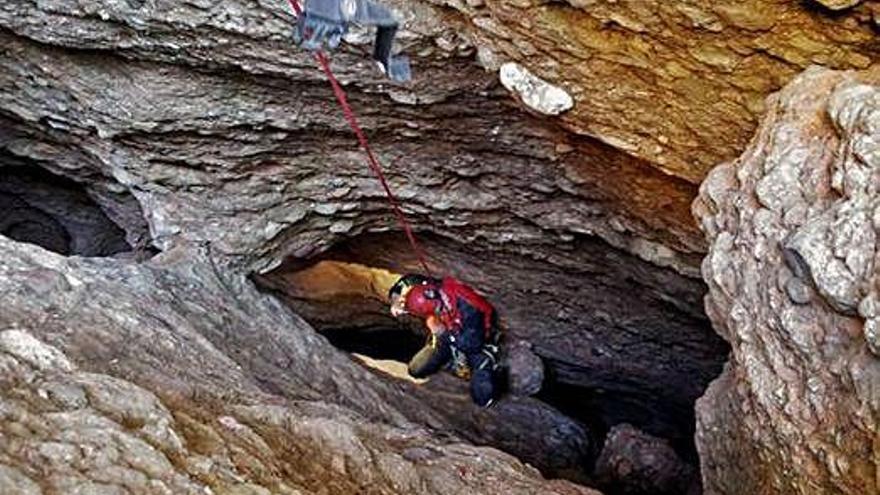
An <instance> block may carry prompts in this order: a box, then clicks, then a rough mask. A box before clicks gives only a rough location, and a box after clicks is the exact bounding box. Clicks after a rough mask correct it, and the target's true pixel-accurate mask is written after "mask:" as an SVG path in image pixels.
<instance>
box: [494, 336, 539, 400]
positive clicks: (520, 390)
mask: <svg viewBox="0 0 880 495" xmlns="http://www.w3.org/2000/svg"><path fill="white" fill-rule="evenodd" d="M504 350H505V352H506V355H507V360H506V365H507V367H508V368H509V371H508V375H509V384H508V385H509V386H510V390H511V393H514V394H517V395H535V394H537V393H538V392H540V391H541V386H542V385H543V384H544V363H543V362H542V361H541V358H540V357H539V356H538V355H537V354H535V353H534V352H533V351H532V349H531V345H529V344H528V343H527V342H524V341H519V342H516V343H511V344H509V345H507V346H505V348H504Z"/></svg>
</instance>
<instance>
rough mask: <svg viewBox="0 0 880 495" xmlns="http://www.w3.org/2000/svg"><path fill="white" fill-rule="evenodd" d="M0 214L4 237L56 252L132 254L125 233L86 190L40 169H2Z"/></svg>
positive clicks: (0, 224)
mask: <svg viewBox="0 0 880 495" xmlns="http://www.w3.org/2000/svg"><path fill="white" fill-rule="evenodd" d="M0 164H2V160H0ZM0 211H3V217H2V219H0V235H5V236H7V237H11V238H13V239H16V240H18V241H23V242H31V243H33V244H37V245H40V246H42V247H44V248H46V249H49V250H51V251H55V252H57V253H61V254H73V255H80V256H110V255H113V254H117V253H120V252H123V251H130V250H131V246H129V244H128V243H127V242H126V239H125V232H124V231H123V230H122V229H120V228H119V227H118V226H117V225H116V224H114V223H113V222H112V221H111V220H110V218H108V217H107V215H106V214H105V213H104V212H103V211H102V210H101V208H100V207H99V206H98V205H97V204H96V203H95V202H94V201H93V200H92V199H91V198H89V196H88V195H87V194H86V192H85V190H84V189H83V188H82V187H80V186H77V185H76V184H75V183H73V182H70V181H67V180H62V179H61V178H59V177H54V176H52V175H51V174H48V173H46V172H45V171H42V170H41V169H39V168H36V167H32V166H30V167H26V168H25V167H24V166H22V165H19V166H17V167H5V168H3V167H2V166H0Z"/></svg>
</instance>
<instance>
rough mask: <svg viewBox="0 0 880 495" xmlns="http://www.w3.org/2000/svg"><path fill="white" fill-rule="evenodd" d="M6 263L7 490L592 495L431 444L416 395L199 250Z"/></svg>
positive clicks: (0, 445) (0, 438)
mask: <svg viewBox="0 0 880 495" xmlns="http://www.w3.org/2000/svg"><path fill="white" fill-rule="evenodd" d="M0 250H2V252H3V254H4V256H3V257H2V259H0V290H2V292H3V293H4V311H3V312H2V314H0V370H2V373H0V381H2V387H0V487H2V489H3V493H40V490H41V489H42V490H47V491H54V492H59V493H74V492H77V491H82V492H90V493H96V492H100V493H119V492H124V491H126V490H128V491H131V492H138V493H205V490H206V487H208V488H210V489H211V490H213V491H214V492H215V493H355V492H357V493H416V492H417V493H444V494H446V493H498V494H502V493H523V494H527V493H537V492H540V493H558V494H576V493H582V494H585V495H586V494H590V493H595V492H592V491H591V490H588V489H586V488H583V487H578V486H576V485H573V484H570V483H568V482H561V481H551V482H548V481H545V480H543V478H541V476H540V475H539V474H538V472H537V471H536V470H534V469H533V468H530V467H526V466H524V465H523V464H521V463H520V462H518V461H517V460H515V459H514V458H512V457H511V456H509V455H506V454H503V453H501V452H499V451H497V450H494V449H490V448H480V447H474V446H472V445H469V444H466V443H463V442H462V441H460V440H459V439H458V437H456V436H455V435H452V434H449V433H447V434H446V435H438V434H437V433H436V432H435V431H431V430H430V429H428V428H434V429H436V428H441V429H442V428H443V425H444V424H446V423H445V422H444V421H443V420H442V418H441V417H440V416H439V415H437V414H435V413H434V412H432V410H431V409H430V408H428V407H426V406H425V405H423V404H421V403H420V402H419V400H418V399H417V398H414V397H413V396H412V394H411V393H410V391H406V390H403V389H402V386H401V385H397V386H389V385H387V384H385V383H384V382H382V381H381V380H375V379H374V378H371V373H370V372H369V371H367V370H366V369H364V368H362V367H360V366H359V365H357V364H355V363H354V362H352V361H351V360H350V359H348V358H347V357H345V356H344V355H343V354H341V353H339V352H337V351H335V350H334V349H333V348H332V347H331V346H330V345H329V344H328V343H327V342H326V341H324V340H323V339H322V338H321V337H319V336H318V335H316V334H315V333H314V332H313V331H312V330H311V329H310V328H309V327H308V325H306V324H305V323H304V322H302V321H301V320H299V319H298V318H296V317H295V316H294V315H292V314H291V313H290V312H289V310H287V309H285V308H284V307H282V306H281V305H280V304H279V303H278V302H276V301H275V300H274V299H273V298H271V297H267V296H263V295H261V294H260V293H259V292H257V291H256V290H255V289H254V288H253V287H252V286H250V284H248V283H246V282H245V281H244V280H240V279H239V280H237V279H236V278H235V277H230V278H222V277H218V276H216V275H214V273H215V272H214V269H213V268H212V266H211V264H210V262H209V260H208V259H207V258H204V257H202V256H199V255H198V254H197V253H191V254H192V256H184V255H182V253H177V252H176V253H165V254H162V255H160V256H159V257H157V258H154V259H153V260H152V261H150V262H148V263H146V264H141V265H136V264H133V263H131V262H128V261H123V260H110V259H76V258H63V257H60V256H58V255H55V254H52V253H49V252H46V251H43V250H41V249H39V248H35V247H33V246H31V245H27V244H20V243H14V242H11V241H9V240H6V239H4V238H0ZM184 293H185V294H184ZM409 415H413V417H416V415H418V418H419V419H418V421H410V420H408V419H407V416H409Z"/></svg>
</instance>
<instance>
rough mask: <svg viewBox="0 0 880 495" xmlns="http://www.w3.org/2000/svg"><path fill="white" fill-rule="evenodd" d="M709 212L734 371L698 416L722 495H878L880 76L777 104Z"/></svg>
mask: <svg viewBox="0 0 880 495" xmlns="http://www.w3.org/2000/svg"><path fill="white" fill-rule="evenodd" d="M768 107H769V111H768V113H767V116H766V117H765V119H764V121H763V123H762V125H761V128H760V129H759V131H758V133H757V134H756V136H755V138H754V139H753V140H752V142H751V144H750V145H749V148H748V149H747V150H746V152H745V153H744V154H743V155H742V156H741V157H740V158H738V159H737V160H734V161H732V162H729V163H726V164H724V165H722V166H720V167H718V168H717V169H715V170H714V171H713V172H712V173H711V174H710V175H709V177H708V179H707V180H706V182H705V183H704V185H703V187H702V189H701V194H700V198H699V200H698V201H697V202H696V203H695V206H694V210H695V213H696V214H697V215H698V217H699V218H700V219H701V222H702V226H703V229H704V230H705V231H706V234H707V235H708V237H709V239H710V241H711V246H710V250H709V255H708V256H707V257H706V260H705V262H704V263H703V273H704V276H705V278H706V281H707V282H708V284H709V295H708V297H707V299H706V309H707V312H708V314H709V316H710V317H711V318H712V321H713V324H714V325H715V328H716V329H718V331H719V333H720V334H721V335H722V336H723V337H724V338H725V339H726V340H727V341H728V342H730V344H731V346H732V352H731V360H730V362H729V363H728V365H727V368H726V369H725V371H724V373H723V375H722V377H721V378H720V379H718V380H717V381H716V382H714V383H713V384H712V385H711V386H710V388H709V390H708V391H707V392H706V395H705V396H704V397H703V398H701V399H700V400H699V402H698V406H697V416H698V436H697V444H698V448H699V450H700V454H701V460H702V462H703V478H704V484H705V487H706V489H707V491H708V492H710V493H724V494H738V493H743V492H754V493H767V494H813V493H827V494H853V495H855V494H865V493H877V491H878V490H880V487H878V478H877V473H878V469H880V452H878V443H877V439H878V434H877V424H878V419H880V394H878V391H880V359H878V356H880V353H878V352H877V349H878V347H877V333H876V331H875V328H876V318H877V312H876V310H875V308H876V300H877V287H878V286H877V275H878V270H877V260H878V257H877V255H878V245H877V229H878V221H877V220H878V216H877V215H878V212H880V209H878V190H877V187H878V184H880V143H878V136H880V132H878V130H880V71H878V69H877V68H876V67H875V68H874V69H872V70H869V71H865V72H835V71H829V70H823V69H818V68H815V69H813V70H810V71H807V72H806V73H804V74H803V75H801V76H799V77H798V78H797V79H796V80H795V81H794V82H793V83H792V84H791V85H789V86H788V87H786V89H784V90H783V91H781V92H780V93H779V94H777V95H775V96H774V97H773V98H771V99H769V100H768Z"/></svg>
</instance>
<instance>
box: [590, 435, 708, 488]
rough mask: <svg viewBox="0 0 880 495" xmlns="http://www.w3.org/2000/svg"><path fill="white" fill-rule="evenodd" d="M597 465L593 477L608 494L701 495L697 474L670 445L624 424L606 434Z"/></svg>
mask: <svg viewBox="0 0 880 495" xmlns="http://www.w3.org/2000/svg"><path fill="white" fill-rule="evenodd" d="M596 464H597V466H596V476H597V477H598V478H599V480H600V482H601V483H603V488H606V489H608V491H609V493H621V494H627V495H641V494H644V495H648V494H653V495H661V494H668V495H684V494H695V493H700V491H699V480H698V478H697V471H696V470H695V469H694V468H693V467H692V466H689V465H687V464H686V463H685V462H684V461H682V460H681V459H680V458H679V457H678V455H677V454H676V453H675V450H673V448H672V446H671V445H669V442H667V441H665V440H663V439H660V438H656V437H652V436H651V435H648V434H646V433H645V432H643V431H639V429H638V428H634V427H633V426H632V425H629V424H626V423H623V424H619V425H615V426H614V428H612V429H611V431H609V432H608V436H607V437H606V439H605V445H604V447H603V448H602V454H601V455H600V456H599V459H598V461H596Z"/></svg>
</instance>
